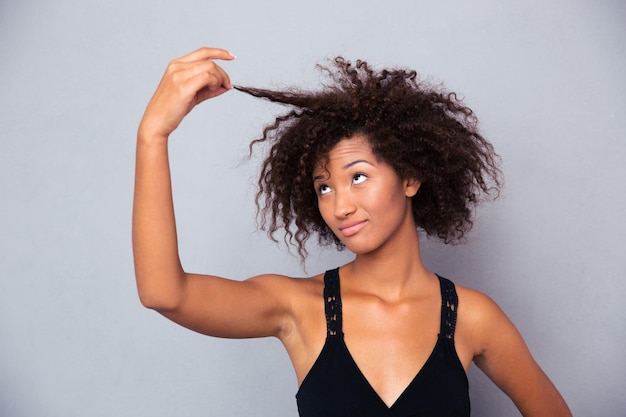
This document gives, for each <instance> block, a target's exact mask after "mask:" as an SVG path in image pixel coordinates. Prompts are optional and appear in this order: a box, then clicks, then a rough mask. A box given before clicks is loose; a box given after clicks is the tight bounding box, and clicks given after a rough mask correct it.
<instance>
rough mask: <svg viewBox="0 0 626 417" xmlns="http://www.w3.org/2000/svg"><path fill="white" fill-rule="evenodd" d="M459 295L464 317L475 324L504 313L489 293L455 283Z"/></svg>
mask: <svg viewBox="0 0 626 417" xmlns="http://www.w3.org/2000/svg"><path fill="white" fill-rule="evenodd" d="M455 287H456V292H457V295H458V297H459V310H461V309H463V313H462V314H463V316H464V317H463V318H464V319H465V320H468V321H471V322H472V323H473V324H475V325H477V324H480V323H481V322H482V321H484V320H486V319H489V318H494V317H498V316H500V315H503V314H504V312H503V311H502V309H500V307H499V306H498V304H497V303H496V302H495V301H494V300H493V299H492V298H491V297H489V296H488V295H487V294H485V293H483V292H480V291H477V290H474V289H472V288H468V287H465V286H462V285H458V284H456V285H455Z"/></svg>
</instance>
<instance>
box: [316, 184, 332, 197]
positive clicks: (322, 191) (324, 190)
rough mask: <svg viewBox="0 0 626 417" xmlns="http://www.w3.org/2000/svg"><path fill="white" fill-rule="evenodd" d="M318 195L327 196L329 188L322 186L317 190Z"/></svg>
mask: <svg viewBox="0 0 626 417" xmlns="http://www.w3.org/2000/svg"><path fill="white" fill-rule="evenodd" d="M317 191H318V192H319V194H320V195H324V194H328V193H329V192H330V187H329V186H328V185H326V184H322V185H320V186H319V188H318V189H317Z"/></svg>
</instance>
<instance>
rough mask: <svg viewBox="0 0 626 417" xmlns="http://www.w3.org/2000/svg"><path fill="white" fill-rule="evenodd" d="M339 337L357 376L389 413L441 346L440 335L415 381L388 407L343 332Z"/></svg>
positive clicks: (416, 376)
mask: <svg viewBox="0 0 626 417" xmlns="http://www.w3.org/2000/svg"><path fill="white" fill-rule="evenodd" d="M338 337H339V338H340V339H341V343H342V345H343V348H344V349H345V351H346V354H347V356H348V358H349V359H350V362H351V363H352V366H353V367H354V369H355V370H356V372H357V374H358V375H359V376H360V378H361V379H362V380H363V382H364V384H365V385H366V386H367V387H368V389H369V390H370V391H371V392H372V394H373V395H374V397H376V398H377V400H378V401H379V402H380V404H381V405H383V406H384V407H385V408H386V409H387V410H389V411H393V408H394V407H395V406H396V405H397V404H398V403H399V402H400V401H401V400H402V398H403V397H404V396H405V395H406V393H407V392H408V391H409V389H410V388H411V387H412V386H413V385H414V384H415V383H416V381H417V380H418V379H419V378H420V377H421V375H422V373H423V371H424V369H426V367H427V366H429V365H430V362H431V361H432V358H433V356H434V355H435V352H436V351H437V348H438V347H439V344H440V343H441V335H438V336H437V341H436V342H435V346H434V347H433V349H432V351H431V352H430V355H429V356H428V359H426V362H424V364H423V365H422V367H421V368H420V369H419V370H418V371H417V373H416V374H415V376H414V377H413V379H411V381H410V382H409V383H408V384H407V386H406V387H404V389H403V390H402V392H400V395H398V397H397V398H396V399H395V400H394V402H393V403H392V404H391V405H387V403H386V402H385V400H383V399H382V397H381V396H380V394H379V393H378V391H376V389H374V386H373V385H372V384H371V383H370V381H369V380H368V379H367V377H366V376H365V374H364V373H363V371H362V370H361V368H360V367H359V365H358V364H357V362H356V360H354V357H353V356H352V352H350V349H349V348H348V345H346V341H345V338H344V334H343V332H341V334H340V335H338Z"/></svg>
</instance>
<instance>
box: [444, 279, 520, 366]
mask: <svg viewBox="0 0 626 417" xmlns="http://www.w3.org/2000/svg"><path fill="white" fill-rule="evenodd" d="M456 291H457V294H458V297H459V306H458V317H457V336H458V339H460V340H459V341H463V342H465V346H466V349H467V351H468V352H467V355H468V356H469V355H470V353H471V356H472V357H476V356H479V355H481V354H483V353H484V352H485V350H486V349H487V348H488V347H489V344H490V341H491V340H492V337H493V336H494V335H496V334H503V333H510V332H513V333H516V332H517V330H516V329H515V326H514V325H513V323H512V322H511V321H510V320H509V318H508V317H507V316H506V314H505V313H504V311H503V310H502V309H501V308H500V306H498V304H497V303H496V302H495V301H494V300H493V299H492V298H491V297H489V296H488V295H487V294H485V293H482V292H480V291H477V290H474V289H471V288H468V287H464V286H462V285H456Z"/></svg>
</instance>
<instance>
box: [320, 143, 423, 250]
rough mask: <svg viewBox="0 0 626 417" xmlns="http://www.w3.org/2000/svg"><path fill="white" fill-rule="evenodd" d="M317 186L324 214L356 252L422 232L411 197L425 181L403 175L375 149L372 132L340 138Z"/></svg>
mask: <svg viewBox="0 0 626 417" xmlns="http://www.w3.org/2000/svg"><path fill="white" fill-rule="evenodd" d="M313 186H314V187H315V191H316V193H317V201H318V207H319V210H320V213H321V215H322V218H323V219H324V221H325V222H326V224H327V225H328V227H330V229H331V230H332V231H333V233H334V234H335V235H336V236H337V237H338V238H339V240H341V242H342V243H343V244H344V245H346V247H347V248H348V249H350V250H351V251H352V252H354V253H355V254H364V253H368V252H372V251H376V250H378V249H379V248H381V247H382V246H384V245H388V244H389V243H390V242H392V241H393V240H394V239H396V238H399V239H402V237H401V236H402V234H403V233H407V232H409V233H416V232H415V223H414V221H413V214H412V212H411V197H412V196H414V195H415V193H417V190H418V189H419V182H418V181H415V180H411V179H402V178H400V177H399V176H398V175H397V174H396V172H395V171H394V169H393V168H392V166H391V165H389V164H388V163H386V162H385V161H383V160H381V159H380V158H378V157H377V156H376V155H374V153H373V152H372V148H371V146H370V144H369V141H368V140H367V138H366V137H365V136H363V135H355V136H351V137H349V138H346V139H342V140H341V141H340V142H338V143H337V144H336V145H335V146H334V147H333V148H332V149H331V150H330V152H329V153H328V163H327V164H326V166H323V165H322V164H321V163H320V164H318V166H317V167H316V169H315V170H314V172H313Z"/></svg>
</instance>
